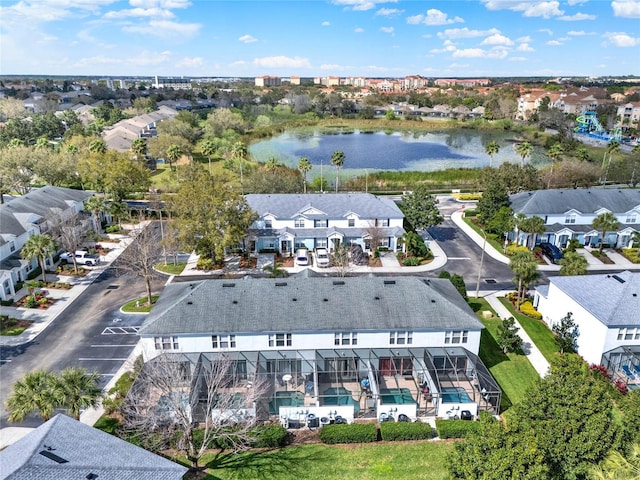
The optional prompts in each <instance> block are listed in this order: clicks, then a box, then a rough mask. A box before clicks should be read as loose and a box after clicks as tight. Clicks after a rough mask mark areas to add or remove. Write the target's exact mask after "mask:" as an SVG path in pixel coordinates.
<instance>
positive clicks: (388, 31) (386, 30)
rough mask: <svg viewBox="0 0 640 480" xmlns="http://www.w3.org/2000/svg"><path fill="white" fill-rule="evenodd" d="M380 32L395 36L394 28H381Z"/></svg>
mask: <svg viewBox="0 0 640 480" xmlns="http://www.w3.org/2000/svg"><path fill="white" fill-rule="evenodd" d="M380 31H381V32H384V33H390V34H392V35H393V27H380Z"/></svg>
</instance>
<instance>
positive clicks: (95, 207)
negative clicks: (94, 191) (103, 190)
mask: <svg viewBox="0 0 640 480" xmlns="http://www.w3.org/2000/svg"><path fill="white" fill-rule="evenodd" d="M106 208H107V205H106V202H105V201H104V198H102V197H96V196H95V195H94V196H93V197H91V198H88V199H87V200H86V201H85V202H84V209H85V210H86V211H88V212H91V214H92V215H93V228H94V229H95V231H96V233H100V226H101V225H100V213H102V212H104V211H105V210H106Z"/></svg>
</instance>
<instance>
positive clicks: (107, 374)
mask: <svg viewBox="0 0 640 480" xmlns="http://www.w3.org/2000/svg"><path fill="white" fill-rule="evenodd" d="M117 265H118V260H117V259H116V260H115V261H114V263H113V264H112V268H109V269H107V270H105V271H104V272H103V273H102V274H101V275H100V276H99V277H98V278H97V279H96V280H95V281H94V283H93V284H91V285H90V286H89V287H88V288H87V289H86V290H85V291H84V292H83V293H82V294H81V295H80V296H79V297H78V298H77V299H76V300H75V301H74V302H73V303H71V304H70V305H69V306H68V307H67V308H66V309H65V310H64V312H63V313H61V314H60V315H59V316H58V317H57V318H56V319H55V320H54V321H53V322H52V323H51V324H50V325H49V326H48V327H47V328H46V329H45V330H44V331H43V332H42V333H41V334H40V335H38V337H37V338H36V339H35V340H34V341H33V342H31V343H28V344H25V345H22V346H20V347H0V402H1V407H0V428H2V427H6V426H29V427H31V426H38V425H40V424H41V423H42V420H41V419H40V418H39V417H37V416H30V417H28V418H27V419H26V420H25V421H24V422H23V423H22V424H8V423H7V412H6V409H5V401H6V399H7V397H8V395H9V393H10V391H11V387H12V385H13V383H14V382H15V381H16V380H18V379H20V378H21V377H22V376H24V374H25V373H27V372H30V371H33V370H36V369H45V370H50V371H56V372H58V371H60V370H62V369H64V368H65V367H69V366H80V367H84V368H86V369H87V370H89V371H94V370H95V371H97V372H98V374H99V375H100V377H101V384H102V385H103V386H104V385H106V384H107V383H108V381H109V380H110V379H111V378H112V377H113V375H114V374H115V373H116V372H117V371H118V369H119V368H120V367H121V366H122V364H123V362H124V361H125V360H126V359H127V357H128V356H129V354H130V353H131V352H132V351H133V348H134V346H135V344H136V343H137V342H138V336H137V334H136V328H137V327H139V326H140V325H141V324H142V322H143V321H144V318H145V315H139V314H137V315H131V314H122V313H120V311H119V309H120V307H121V306H122V305H123V304H124V303H126V302H127V301H129V300H132V299H135V298H138V297H141V296H143V295H144V294H145V293H146V288H145V284H144V280H143V279H142V278H139V277H135V276H132V275H123V276H119V275H117V273H116V272H117V271H116V269H115V268H113V267H117ZM165 282H166V278H163V277H160V276H158V277H157V278H155V279H154V281H153V291H154V292H156V293H157V292H160V291H162V289H163V288H164V284H165Z"/></svg>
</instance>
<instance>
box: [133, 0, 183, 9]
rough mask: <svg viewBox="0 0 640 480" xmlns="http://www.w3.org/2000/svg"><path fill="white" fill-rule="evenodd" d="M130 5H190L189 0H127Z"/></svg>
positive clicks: (180, 6)
mask: <svg viewBox="0 0 640 480" xmlns="http://www.w3.org/2000/svg"><path fill="white" fill-rule="evenodd" d="M129 4H130V5H131V6H132V7H142V8H154V7H159V8H187V7H189V6H191V2H190V1H189V0H129Z"/></svg>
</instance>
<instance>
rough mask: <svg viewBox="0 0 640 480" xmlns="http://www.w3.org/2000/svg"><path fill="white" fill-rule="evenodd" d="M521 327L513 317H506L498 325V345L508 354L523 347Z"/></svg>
mask: <svg viewBox="0 0 640 480" xmlns="http://www.w3.org/2000/svg"><path fill="white" fill-rule="evenodd" d="M518 330H520V328H519V327H518V326H517V325H516V320H515V318H513V317H509V318H505V319H504V320H502V323H501V324H500V325H498V339H497V340H498V346H499V347H500V348H501V349H502V351H503V352H504V353H505V354H506V353H507V352H516V351H518V350H520V349H521V348H522V337H520V335H518Z"/></svg>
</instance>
